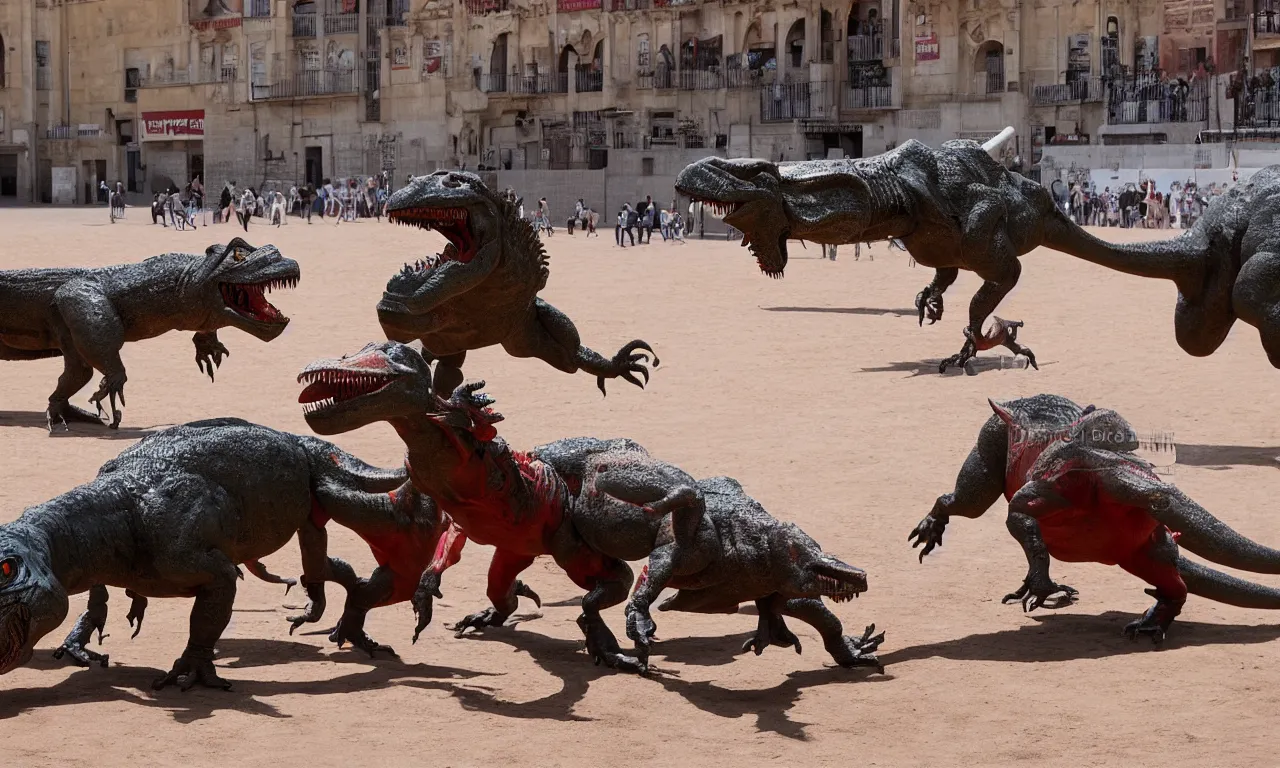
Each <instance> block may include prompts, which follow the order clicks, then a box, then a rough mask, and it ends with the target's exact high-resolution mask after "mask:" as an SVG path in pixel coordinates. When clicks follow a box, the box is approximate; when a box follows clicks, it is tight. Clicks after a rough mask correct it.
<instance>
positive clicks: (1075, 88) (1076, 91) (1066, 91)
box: [1031, 77, 1102, 107]
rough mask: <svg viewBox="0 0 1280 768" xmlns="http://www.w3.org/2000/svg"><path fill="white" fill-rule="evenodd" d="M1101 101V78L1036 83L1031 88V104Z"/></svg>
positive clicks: (1048, 104) (1040, 105) (1047, 104)
mask: <svg viewBox="0 0 1280 768" xmlns="http://www.w3.org/2000/svg"><path fill="white" fill-rule="evenodd" d="M1095 101H1102V78H1100V77H1090V78H1087V79H1084V80H1077V81H1075V82H1074V83H1060V84H1058V85H1037V86H1036V87H1035V88H1033V89H1032V90H1031V105H1032V106H1035V107H1047V106H1052V105H1054V104H1081V103H1087V102H1095Z"/></svg>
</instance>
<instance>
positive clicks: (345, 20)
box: [324, 13, 360, 35]
mask: <svg viewBox="0 0 1280 768" xmlns="http://www.w3.org/2000/svg"><path fill="white" fill-rule="evenodd" d="M359 29H360V15H359V14H356V13H338V14H329V13H327V14H325V16H324V33H325V34H326V35H352V34H355V33H356V31H357V30H359Z"/></svg>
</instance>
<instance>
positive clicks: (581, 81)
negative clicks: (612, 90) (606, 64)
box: [573, 69, 604, 93]
mask: <svg viewBox="0 0 1280 768" xmlns="http://www.w3.org/2000/svg"><path fill="white" fill-rule="evenodd" d="M573 87H574V88H575V89H577V91H578V93H595V92H599V91H603V90H604V72H600V71H593V70H582V69H579V70H576V71H575V72H574V78H573Z"/></svg>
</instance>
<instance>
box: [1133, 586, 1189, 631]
mask: <svg viewBox="0 0 1280 768" xmlns="http://www.w3.org/2000/svg"><path fill="white" fill-rule="evenodd" d="M1145 591H1146V593H1147V594H1148V595H1151V596H1152V597H1154V598H1155V599H1156V604H1155V605H1153V606H1151V607H1150V608H1148V609H1147V612H1146V613H1144V614H1143V615H1142V618H1141V619H1138V620H1137V621H1131V622H1129V623H1128V624H1126V625H1125V627H1124V634H1125V636H1126V637H1128V638H1129V639H1130V640H1135V641H1136V640H1137V639H1138V636H1139V635H1146V636H1147V637H1150V638H1151V642H1152V643H1160V642H1163V641H1164V638H1165V635H1166V634H1167V633H1168V631H1169V626H1170V625H1171V624H1173V620H1174V619H1175V618H1177V617H1178V614H1179V613H1182V604H1181V603H1175V602H1173V601H1171V600H1166V599H1165V598H1163V597H1161V596H1160V592H1159V591H1158V590H1155V589H1148V590H1145Z"/></svg>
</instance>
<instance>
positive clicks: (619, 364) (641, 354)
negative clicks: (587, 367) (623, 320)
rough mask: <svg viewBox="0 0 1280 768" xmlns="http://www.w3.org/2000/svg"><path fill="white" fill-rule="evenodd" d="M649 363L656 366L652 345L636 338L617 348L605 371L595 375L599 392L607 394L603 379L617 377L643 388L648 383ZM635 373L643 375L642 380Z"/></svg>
mask: <svg viewBox="0 0 1280 768" xmlns="http://www.w3.org/2000/svg"><path fill="white" fill-rule="evenodd" d="M650 365H652V366H653V367H654V368H657V367H658V356H657V355H656V354H655V353H654V351H653V348H652V347H650V346H649V345H648V344H646V343H645V342H643V341H641V340H639V339H636V340H635V341H633V342H631V343H629V344H627V345H626V346H624V347H623V348H622V349H620V350H618V354H616V355H614V356H613V359H612V360H610V361H609V365H608V367H607V368H606V369H605V371H604V372H603V373H601V374H599V375H598V376H596V386H597V387H599V388H600V393H601V394H605V395H607V394H609V393H608V392H606V391H605V388H604V382H605V379H613V378H619V379H622V380H623V381H626V382H630V383H632V384H635V385H636V386H637V387H639V388H641V389H644V386H645V384H648V383H649V366H650ZM636 374H639V375H640V376H642V377H644V381H641V380H640V379H639V378H636Z"/></svg>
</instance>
